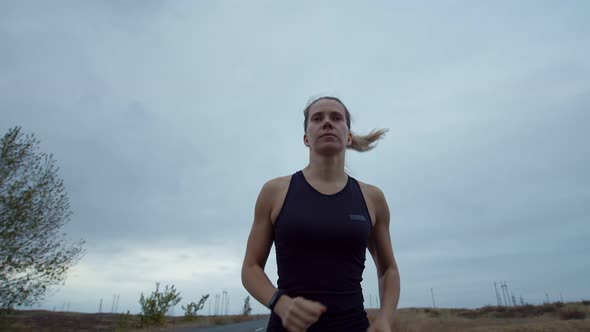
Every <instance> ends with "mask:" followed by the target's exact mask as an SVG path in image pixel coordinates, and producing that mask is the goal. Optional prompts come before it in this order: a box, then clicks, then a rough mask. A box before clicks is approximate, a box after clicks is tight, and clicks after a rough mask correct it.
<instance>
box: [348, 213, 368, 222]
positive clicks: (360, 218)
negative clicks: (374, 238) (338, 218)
mask: <svg viewBox="0 0 590 332" xmlns="http://www.w3.org/2000/svg"><path fill="white" fill-rule="evenodd" d="M350 220H356V221H367V218H366V217H365V216H364V215H362V214H351V215H350Z"/></svg>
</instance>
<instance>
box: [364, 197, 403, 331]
mask: <svg viewBox="0 0 590 332" xmlns="http://www.w3.org/2000/svg"><path fill="white" fill-rule="evenodd" d="M371 189H372V190H371V200H372V202H373V206H374V207H375V226H374V227H373V230H372V232H371V236H370V238H369V245H368V247H369V252H370V253H371V255H372V256H373V260H374V261H375V266H376V267H377V278H378V281H379V296H380V299H381V308H380V310H379V314H378V315H377V318H376V319H375V321H373V324H371V327H370V328H369V331H391V326H392V325H393V318H394V313H395V310H396V309H397V305H398V301H399V295H400V277H399V271H398V269H397V264H396V262H395V257H394V255H393V248H392V246H391V238H390V233H389V207H388V205H387V201H386V200H385V195H383V192H382V191H381V190H379V188H377V187H372V188H371Z"/></svg>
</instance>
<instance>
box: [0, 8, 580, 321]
mask: <svg viewBox="0 0 590 332" xmlns="http://www.w3.org/2000/svg"><path fill="white" fill-rule="evenodd" d="M589 12H590V4H589V3H588V2H586V1H546V2H545V1H518V2H514V1H487V2H483V1H478V2H473V1H444V2H441V1H423V2H419V3H412V4H409V2H405V3H392V2H391V1H382V2H359V1H321V2H320V1H304V2H302V1H297V2H292V3H287V2H282V1H247V2H246V1H208V2H205V1H124V2H117V1H57V2H55V1H54V2H45V1H0V49H1V51H0V132H1V133H2V135H4V133H5V132H6V131H7V130H8V129H9V128H11V127H14V126H22V129H23V131H24V132H25V133H34V134H35V135H36V136H37V137H38V138H39V139H40V140H41V148H42V149H43V150H44V151H46V152H48V153H53V155H54V158H55V159H56V160H57V163H58V165H59V167H60V176H61V177H62V178H63V179H64V181H65V185H66V188H67V191H68V194H69V198H70V202H71V207H72V211H73V213H74V214H73V216H72V218H71V221H70V223H69V224H68V226H67V228H66V229H65V230H66V231H67V233H68V236H69V237H70V238H72V240H76V239H85V240H86V246H85V247H86V250H87V253H86V255H85V256H84V257H83V259H82V260H81V261H80V262H79V264H78V265H77V266H76V267H75V268H74V269H73V270H71V271H70V273H69V276H68V279H67V281H66V283H65V285H64V286H62V287H60V288H59V289H58V290H57V292H56V294H54V295H53V296H50V297H48V298H47V301H46V302H45V303H43V304H42V305H41V307H42V308H47V309H53V308H56V309H57V310H60V309H62V308H64V306H65V307H66V308H67V305H68V303H69V308H70V310H76V311H84V312H95V311H98V309H99V303H100V300H101V298H102V299H103V309H102V310H103V311H110V310H111V306H112V299H113V294H115V293H117V294H120V301H119V308H118V309H119V310H118V311H126V310H127V309H129V310H131V312H133V313H136V312H138V310H139V305H138V299H139V296H140V293H141V292H143V293H144V294H146V293H150V292H151V291H153V290H154V289H155V282H156V281H159V282H161V283H162V284H163V285H165V284H174V285H175V287H176V288H177V289H178V290H179V291H180V292H181V294H182V296H183V300H182V302H181V304H183V305H184V304H186V303H189V302H191V301H195V302H197V301H198V300H199V299H200V297H201V295H202V294H211V298H212V299H213V297H214V296H215V294H218V293H221V292H222V291H223V289H227V291H228V293H229V297H230V310H229V312H230V313H238V312H239V311H240V309H241V307H242V305H243V300H244V298H245V297H246V296H247V295H248V294H247V292H246V291H245V289H244V288H243V287H242V285H241V281H240V268H241V263H242V259H243V255H244V249H245V245H246V239H247V236H248V232H249V230H250V227H251V224H252V219H253V211H254V203H255V200H256V197H257V195H258V192H259V190H260V188H261V187H262V185H263V184H264V182H265V181H267V180H269V179H271V178H274V177H277V176H281V175H288V174H292V173H293V172H295V171H297V170H299V169H301V168H303V167H305V166H306V164H307V162H308V151H307V150H306V147H305V146H304V145H303V143H302V135H303V113H302V111H303V108H304V107H305V105H306V103H307V101H308V99H309V98H311V97H314V96H318V95H322V94H329V95H335V96H337V97H340V98H342V100H343V101H344V102H345V103H346V105H347V106H348V108H349V110H350V111H351V113H352V115H353V123H352V129H353V131H357V132H359V133H363V132H367V131H369V130H371V129H373V128H389V129H390V131H389V133H388V134H387V136H386V138H385V139H384V140H383V141H381V142H380V143H379V145H378V146H377V148H375V149H374V150H373V151H370V152H367V153H362V154H361V153H357V152H348V153H347V168H348V170H349V172H350V174H351V175H352V176H353V177H356V178H357V179H359V180H361V181H365V182H368V183H372V184H374V185H377V186H378V187H380V188H381V189H382V190H383V192H384V193H385V196H386V198H387V200H388V202H389V205H390V209H391V239H392V243H393V246H394V252H395V256H396V259H397V262H398V265H399V269H400V274H401V285H402V291H401V299H400V307H414V306H423V307H424V306H430V305H432V298H431V288H432V289H433V291H434V296H435V300H436V305H437V306H440V307H479V306H483V305H487V304H495V303H496V296H495V293H494V285H493V283H494V281H497V282H500V281H506V282H507V283H508V286H509V288H510V290H511V291H512V292H513V293H514V295H515V296H516V298H517V299H519V298H520V296H522V297H523V299H524V301H526V302H529V303H541V302H542V301H544V300H546V297H547V296H549V298H550V300H551V301H555V300H558V299H559V297H560V296H562V297H563V299H564V300H566V301H574V300H580V299H582V298H585V299H590V284H589V283H588V280H590V264H588V254H589V253H590V243H589V242H588V239H589V238H590V224H589V220H588V216H589V215H590V213H589V207H590V186H589V184H590V172H589V171H588V169H589V168H590V145H589V144H588V135H589V134H588V131H589V130H590V110H589V105H590V62H589V61H588V59H590V41H589V40H588V36H589V35H590V21H588V19H587V18H588V13H589ZM266 272H267V273H268V274H269V276H270V278H271V280H272V281H273V283H275V285H276V260H275V258H274V249H273V250H272V251H271V256H270V258H269V261H268V264H267V267H266ZM362 286H363V290H364V293H365V296H366V303H365V304H366V306H370V304H371V303H370V302H373V305H374V300H372V301H371V298H373V297H374V296H376V295H377V278H376V272H375V266H374V264H373V261H372V259H371V256H370V255H368V254H367V264H366V270H365V273H364V280H363V283H362ZM254 309H255V310H254V311H255V312H256V313H266V312H267V310H266V309H265V308H264V307H263V306H262V305H260V304H258V303H255V305H254ZM175 313H176V314H181V313H182V310H181V309H180V305H178V306H177V308H176V310H175ZM203 313H205V314H207V313H208V305H207V306H206V307H205V309H204V310H203Z"/></svg>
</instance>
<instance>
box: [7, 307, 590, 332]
mask: <svg viewBox="0 0 590 332" xmlns="http://www.w3.org/2000/svg"><path fill="white" fill-rule="evenodd" d="M368 314H369V320H372V319H374V316H375V314H376V311H374V310H368ZM266 317H267V316H265V315H254V316H248V317H245V316H219V317H206V316H204V317H198V319H197V320H196V321H193V322H185V321H184V320H183V318H182V317H166V325H165V327H164V328H162V327H151V328H149V327H148V328H141V327H140V320H139V318H138V317H137V315H122V314H85V313H72V312H53V311H15V312H13V313H10V314H3V315H0V332H4V331H6V332H8V331H11V332H24V331H27V332H28V331H47V332H50V331H60V332H62V331H63V332H66V331H174V330H175V328H177V327H183V326H194V327H204V326H213V325H223V324H230V323H236V322H241V321H245V320H251V319H261V318H266ZM393 327H394V331H397V332H431V331H434V332H436V331H440V332H451V331H469V332H517V331H518V332H529V331H531V332H532V331H539V332H570V331H588V332H590V302H588V301H584V302H577V303H565V304H563V303H553V304H545V305H539V306H533V305H526V306H519V307H514V308H512V307H483V308H479V309H429V308H404V309H400V310H398V312H397V314H396V318H395V322H394V326H393Z"/></svg>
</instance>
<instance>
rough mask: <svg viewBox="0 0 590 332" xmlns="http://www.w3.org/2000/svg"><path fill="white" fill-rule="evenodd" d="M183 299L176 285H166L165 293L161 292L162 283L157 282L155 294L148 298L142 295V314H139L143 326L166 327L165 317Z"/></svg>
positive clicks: (140, 301) (140, 299) (140, 302)
mask: <svg viewBox="0 0 590 332" xmlns="http://www.w3.org/2000/svg"><path fill="white" fill-rule="evenodd" d="M181 299H182V298H181V297H180V293H177V291H176V289H174V285H172V287H168V285H166V288H165V289H164V292H160V283H159V282H157V283H156V291H155V292H152V294H151V295H150V296H149V297H147V298H145V297H144V296H143V293H141V297H140V298H139V304H140V305H141V313H140V314H139V317H140V319H141V324H142V325H144V326H148V325H152V324H157V325H164V323H165V321H164V315H165V314H166V313H167V312H168V310H170V308H171V307H173V306H175V305H177V304H178V302H180V300H181Z"/></svg>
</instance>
